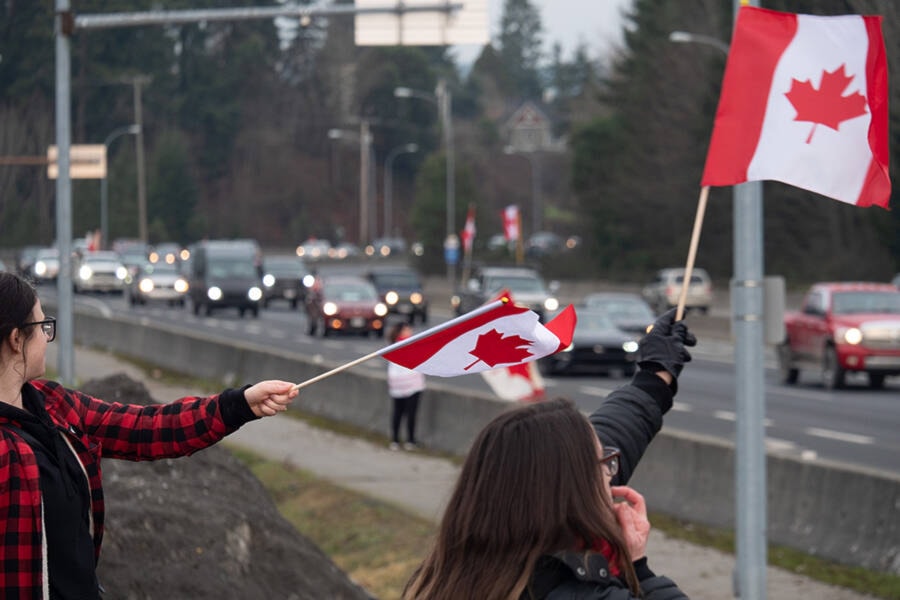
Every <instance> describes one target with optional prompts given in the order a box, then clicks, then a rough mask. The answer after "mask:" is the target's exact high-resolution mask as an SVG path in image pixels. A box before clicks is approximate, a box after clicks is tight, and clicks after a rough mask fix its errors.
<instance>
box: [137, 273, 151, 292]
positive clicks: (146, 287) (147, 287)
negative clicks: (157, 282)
mask: <svg viewBox="0 0 900 600" xmlns="http://www.w3.org/2000/svg"><path fill="white" fill-rule="evenodd" d="M138 288H139V289H140V290H141V291H142V292H144V293H145V294H149V293H150V292H152V291H153V280H152V279H150V278H149V277H145V278H144V279H141V282H140V283H139V284H138Z"/></svg>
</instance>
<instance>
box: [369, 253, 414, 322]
mask: <svg viewBox="0 0 900 600" xmlns="http://www.w3.org/2000/svg"><path fill="white" fill-rule="evenodd" d="M366 279H368V280H369V281H371V282H372V285H374V286H375V289H376V290H378V295H379V296H380V297H381V301H382V302H384V303H385V304H386V305H387V307H388V310H389V311H390V312H391V313H392V314H395V315H402V316H404V317H406V318H407V319H408V320H409V322H410V324H415V322H416V319H419V321H420V322H422V323H425V322H427V321H428V299H427V298H426V296H425V292H424V290H423V289H422V280H421V279H420V278H419V274H418V273H416V272H415V271H414V270H412V269H410V268H407V267H384V268H378V269H373V270H371V271H369V272H368V273H367V274H366Z"/></svg>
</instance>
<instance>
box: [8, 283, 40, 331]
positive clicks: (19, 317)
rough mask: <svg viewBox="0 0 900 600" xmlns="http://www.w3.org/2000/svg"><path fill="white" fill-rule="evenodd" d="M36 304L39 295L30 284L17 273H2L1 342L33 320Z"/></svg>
mask: <svg viewBox="0 0 900 600" xmlns="http://www.w3.org/2000/svg"><path fill="white" fill-rule="evenodd" d="M35 302H37V294H36V293H35V291H34V287H33V286H32V285H31V284H30V283H28V282H27V281H26V280H25V279H23V278H21V277H19V276H18V275H16V274H15V273H7V272H5V271H4V272H0V340H5V339H6V338H7V337H9V334H10V333H12V330H13V329H15V328H17V327H21V325H22V323H27V322H28V321H30V320H31V319H30V317H31V313H32V311H33V310H34V304H35ZM31 329H34V327H32V328H31ZM30 335H31V334H30V332H29V337H30Z"/></svg>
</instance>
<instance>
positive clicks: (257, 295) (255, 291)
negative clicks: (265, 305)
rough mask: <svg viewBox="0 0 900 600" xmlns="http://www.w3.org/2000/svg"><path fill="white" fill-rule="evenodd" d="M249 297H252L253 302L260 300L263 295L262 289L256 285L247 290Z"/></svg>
mask: <svg viewBox="0 0 900 600" xmlns="http://www.w3.org/2000/svg"><path fill="white" fill-rule="evenodd" d="M247 297H248V298H250V300H252V301H253V302H259V300H260V299H261V298H262V297H263V293H262V290H261V289H259V288H258V287H256V286H255V285H254V286H253V287H252V288H250V289H249V290H247Z"/></svg>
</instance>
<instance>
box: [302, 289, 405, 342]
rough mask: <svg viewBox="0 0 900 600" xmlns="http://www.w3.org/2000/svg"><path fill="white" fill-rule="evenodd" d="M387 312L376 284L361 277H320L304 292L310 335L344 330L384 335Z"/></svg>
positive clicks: (377, 335) (378, 335)
mask: <svg viewBox="0 0 900 600" xmlns="http://www.w3.org/2000/svg"><path fill="white" fill-rule="evenodd" d="M387 314H388V308H387V306H385V304H384V303H383V302H381V300H380V299H379V297H378V292H377V291H375V286H373V285H372V284H371V283H369V282H368V281H366V280H365V279H363V278H362V277H356V276H349V275H342V276H328V277H324V278H322V277H320V278H319V279H317V281H316V283H315V284H314V285H313V287H312V289H310V291H309V293H308V295H307V300H306V319H307V327H308V329H307V332H308V333H309V335H315V334H316V333H317V332H318V333H321V334H322V336H326V335H328V334H329V333H332V332H339V331H346V332H354V333H362V334H363V335H366V334H373V335H375V336H376V337H383V336H384V323H385V317H386V316H387Z"/></svg>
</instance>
